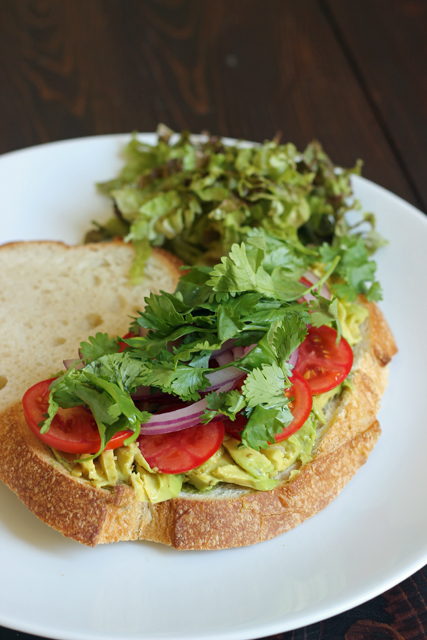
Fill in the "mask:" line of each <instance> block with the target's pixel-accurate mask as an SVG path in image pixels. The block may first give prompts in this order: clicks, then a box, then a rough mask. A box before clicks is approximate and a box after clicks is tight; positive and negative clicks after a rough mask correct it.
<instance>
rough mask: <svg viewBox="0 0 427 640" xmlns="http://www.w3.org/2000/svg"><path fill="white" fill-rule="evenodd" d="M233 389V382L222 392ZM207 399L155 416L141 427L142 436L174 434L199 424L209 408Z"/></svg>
mask: <svg viewBox="0 0 427 640" xmlns="http://www.w3.org/2000/svg"><path fill="white" fill-rule="evenodd" d="M232 387H233V381H230V382H228V383H226V384H224V385H223V386H222V387H221V388H220V390H221V391H229V390H230V389H232ZM207 406H208V403H207V400H206V398H203V399H202V400H199V401H198V402H195V403H194V404H192V405H190V406H189V407H184V408H183V409H176V411H170V412H169V413H160V414H158V415H154V416H153V417H152V418H150V420H149V421H148V422H146V423H145V424H143V425H141V435H156V434H159V435H160V434H162V433H172V432H173V431H183V430H184V429H189V428H190V427H195V426H196V424H199V422H200V417H201V415H202V414H203V412H204V411H205V409H206V408H207Z"/></svg>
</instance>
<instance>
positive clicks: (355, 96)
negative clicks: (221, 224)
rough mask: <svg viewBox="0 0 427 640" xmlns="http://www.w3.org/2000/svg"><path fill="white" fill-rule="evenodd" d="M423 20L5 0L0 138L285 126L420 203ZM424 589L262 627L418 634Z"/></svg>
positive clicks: (326, 8) (329, 2)
mask: <svg viewBox="0 0 427 640" xmlns="http://www.w3.org/2000/svg"><path fill="white" fill-rule="evenodd" d="M426 34H427V1H426V0H294V1H292V0H210V1H209V2H207V1H204V2H203V1H201V0H126V2H124V1H121V2H120V1H119V0H56V1H55V0H38V1H30V0H2V2H1V4H0V87H1V89H0V153H5V152H8V151H12V150H14V149H20V148H23V147H27V146H30V145H34V144H39V143H43V142H50V141H53V140H60V139H65V138H73V137H79V136H87V135H94V134H104V133H115V132H130V131H132V130H139V131H153V130H155V128H156V125H157V123H158V122H159V121H162V122H165V123H167V124H168V125H169V126H170V127H172V128H174V129H175V130H180V129H183V128H186V129H190V130H191V131H193V132H199V131H201V130H206V129H207V130H209V131H211V132H212V133H215V134H219V135H224V136H233V137H237V138H246V139H250V140H255V141H262V140H263V139H266V138H271V137H272V136H273V135H274V134H275V133H276V132H277V131H281V132H282V140H283V141H289V140H290V141H292V142H294V143H295V144H296V145H297V146H298V147H299V148H303V147H304V145H305V144H306V143H307V142H308V141H310V140H311V139H312V138H314V137H317V138H318V139H320V140H321V142H322V143H323V145H324V147H325V148H326V150H327V151H328V153H330V155H331V156H332V158H333V159H334V161H335V162H336V163H338V164H342V165H344V166H351V165H352V164H353V163H354V161H355V160H356V158H363V160H364V162H365V166H364V175H365V176H366V177H367V178H369V179H371V180H373V181H374V182H377V183H378V184H380V185H382V186H384V187H386V188H388V189H390V190H391V191H393V192H394V193H397V194H398V195H399V196H401V197H403V198H404V199H405V200H408V201H409V202H411V203H412V204H414V205H415V206H418V207H419V208H420V209H422V210H423V211H426V205H427V180H426V176H427V152H426V150H427V38H426ZM426 599H427V569H422V570H421V571H418V573H416V574H415V575H414V576H412V577H411V578H409V579H407V580H405V581H404V582H403V583H402V584H400V585H398V586H396V587H395V588H393V589H391V590H389V591H387V592H386V593H384V594H383V595H381V596H378V597H377V598H375V599H374V600H372V601H370V602H367V603H366V604H364V605H361V606H359V607H357V608H355V609H353V610H351V611H348V612H346V613H343V614H341V615H339V616H336V617H334V618H331V619H329V620H326V621H324V622H320V623H318V624H314V625H311V626H310V627H307V628H305V629H299V630H296V631H293V632H288V633H283V634H279V635H277V636H274V638H276V639H279V638H280V639H281V640H291V639H292V640H300V639H301V640H302V639H303V638H304V639H305V640H315V639H316V640H317V639H319V638H325V639H326V638H327V639H330V638H333V639H335V638H337V639H338V638H345V639H346V640H356V639H357V640H359V639H362V638H363V639H365V638H373V639H377V638H378V639H379V638H381V639H383V638H390V639H391V638H393V639H398V638H399V639H400V638H405V639H406V638H407V639H409V638H410V639H415V638H425V637H426V636H427V606H426ZM23 604H24V603H23ZM0 637H1V638H2V639H4V640H11V639H12V638H14V639H20V640H24V638H25V639H29V638H31V637H34V636H29V635H27V634H24V633H17V632H15V631H10V630H7V629H0Z"/></svg>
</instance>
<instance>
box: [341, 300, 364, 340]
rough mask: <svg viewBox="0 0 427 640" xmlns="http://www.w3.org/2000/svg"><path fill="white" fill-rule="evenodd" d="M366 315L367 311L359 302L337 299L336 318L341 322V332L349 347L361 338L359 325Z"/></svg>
mask: <svg viewBox="0 0 427 640" xmlns="http://www.w3.org/2000/svg"><path fill="white" fill-rule="evenodd" d="M368 315H369V311H368V310H367V309H366V307H363V306H362V305H361V304H357V303H356V302H346V301H344V300H339V301H338V318H339V321H340V322H341V327H342V334H343V336H344V338H345V339H346V340H347V342H348V343H349V345H350V346H351V347H354V345H355V344H357V343H358V342H360V340H361V338H362V334H361V333H360V325H361V324H362V322H363V321H364V320H366V318H367V317H368Z"/></svg>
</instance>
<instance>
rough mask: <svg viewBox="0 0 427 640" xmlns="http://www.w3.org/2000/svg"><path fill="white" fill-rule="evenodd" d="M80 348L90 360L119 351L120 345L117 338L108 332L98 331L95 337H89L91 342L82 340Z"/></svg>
mask: <svg viewBox="0 0 427 640" xmlns="http://www.w3.org/2000/svg"><path fill="white" fill-rule="evenodd" d="M80 349H81V353H82V356H83V358H84V359H85V361H86V362H89V361H90V360H96V359H97V358H100V357H101V356H103V355H105V354H107V353H118V352H119V349H120V347H119V345H118V344H117V340H115V339H114V338H110V336H109V335H108V333H100V332H98V333H97V334H96V335H95V336H94V337H93V336H91V337H90V338H89V342H81V343H80Z"/></svg>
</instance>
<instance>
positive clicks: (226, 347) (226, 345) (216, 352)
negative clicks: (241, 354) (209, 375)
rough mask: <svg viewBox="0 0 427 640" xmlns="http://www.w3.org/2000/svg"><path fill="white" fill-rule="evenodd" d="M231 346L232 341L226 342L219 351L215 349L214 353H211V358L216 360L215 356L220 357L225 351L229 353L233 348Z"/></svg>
mask: <svg viewBox="0 0 427 640" xmlns="http://www.w3.org/2000/svg"><path fill="white" fill-rule="evenodd" d="M233 345H234V340H226V341H225V342H224V344H223V345H222V346H221V348H220V349H217V350H216V351H212V355H211V358H216V357H217V356H220V355H221V354H222V353H225V351H229V350H230V349H232V348H233Z"/></svg>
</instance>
